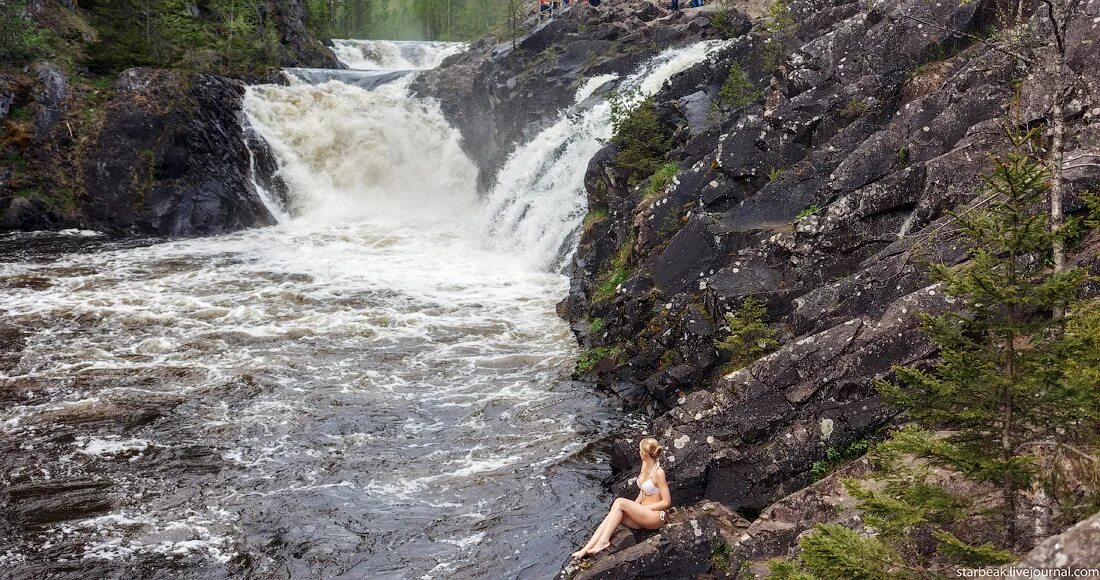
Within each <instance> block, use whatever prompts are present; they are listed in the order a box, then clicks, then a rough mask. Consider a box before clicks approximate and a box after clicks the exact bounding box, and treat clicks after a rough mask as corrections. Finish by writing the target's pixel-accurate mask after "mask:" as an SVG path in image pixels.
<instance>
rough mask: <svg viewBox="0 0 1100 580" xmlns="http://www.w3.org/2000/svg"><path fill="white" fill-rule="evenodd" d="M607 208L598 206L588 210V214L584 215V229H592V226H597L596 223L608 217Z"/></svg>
mask: <svg viewBox="0 0 1100 580" xmlns="http://www.w3.org/2000/svg"><path fill="white" fill-rule="evenodd" d="M607 215H608V214H607V208H606V207H597V208H592V209H590V210H588V215H586V216H584V231H586V232H588V231H592V228H594V227H596V224H598V223H600V222H602V221H604V220H605V219H607Z"/></svg>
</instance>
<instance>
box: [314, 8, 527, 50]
mask: <svg viewBox="0 0 1100 580" xmlns="http://www.w3.org/2000/svg"><path fill="white" fill-rule="evenodd" d="M533 5H534V3H533V2H532V0H306V11H307V13H308V18H309V24H310V27H311V28H313V29H314V30H316V31H317V33H318V34H320V35H321V36H324V37H327V38H386V39H395V40H472V39H476V38H480V37H482V36H484V35H486V34H488V33H490V32H494V31H497V32H501V33H506V32H507V31H508V30H509V29H510V28H511V24H512V21H513V16H515V20H517V21H522V20H523V16H522V15H523V14H525V13H526V12H529V11H531V10H533Z"/></svg>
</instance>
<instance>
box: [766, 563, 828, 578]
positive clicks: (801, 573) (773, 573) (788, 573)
mask: <svg viewBox="0 0 1100 580" xmlns="http://www.w3.org/2000/svg"><path fill="white" fill-rule="evenodd" d="M768 572H769V574H768V580H816V579H815V578H814V575H813V574H810V573H809V572H807V571H806V570H804V569H802V566H800V565H799V563H798V562H792V561H790V560H783V559H781V558H773V559H771V560H768Z"/></svg>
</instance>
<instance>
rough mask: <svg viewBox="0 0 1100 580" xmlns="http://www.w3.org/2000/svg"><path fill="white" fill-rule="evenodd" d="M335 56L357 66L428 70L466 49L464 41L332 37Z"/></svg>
mask: <svg viewBox="0 0 1100 580" xmlns="http://www.w3.org/2000/svg"><path fill="white" fill-rule="evenodd" d="M332 45H333V46H332V51H333V52H334V53H336V58H337V59H339V60H340V62H342V63H343V64H344V66H346V67H348V68H350V69H356V70H427V69H433V68H436V67H437V66H439V65H440V64H443V61H444V60H446V58H447V57H449V56H453V55H456V54H459V53H461V52H463V51H464V50H466V48H467V47H468V45H467V44H466V43H464V42H402V41H390V40H333V41H332Z"/></svg>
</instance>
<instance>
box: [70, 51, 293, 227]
mask: <svg viewBox="0 0 1100 580" xmlns="http://www.w3.org/2000/svg"><path fill="white" fill-rule="evenodd" d="M243 94H244V87H243V85H242V84H241V83H239V82H237V81H234V80H230V79H226V78H222V77H218V76H214V75H196V76H190V77H188V76H184V75H182V74H179V73H175V72H170V71H161V70H151V69H129V70H126V71H123V73H122V74H120V75H119V80H118V82H117V84H116V96H115V97H114V98H113V99H112V100H111V101H110V102H109V103H108V104H107V114H106V118H105V120H104V123H103V128H102V129H101V131H100V133H99V135H98V137H97V138H96V140H95V141H94V143H92V145H91V146H90V148H89V152H88V155H87V156H86V158H87V161H86V163H85V165H84V172H85V175H86V178H87V186H86V192H85V197H86V199H85V202H84V204H83V214H84V217H85V220H86V222H87V225H88V226H89V227H92V228H95V229H101V230H105V231H110V232H117V233H139V232H140V233H154V234H165V235H199V234H214V233H220V232H228V231H233V230H239V229H242V228H248V227H255V226H263V225H271V224H273V223H274V218H273V217H272V216H271V214H270V212H269V211H268V210H267V208H266V207H265V206H264V205H263V202H262V201H261V200H260V197H259V195H258V192H257V190H256V187H255V185H254V183H253V182H252V179H251V175H250V174H251V170H250V163H251V156H250V155H249V150H248V147H247V146H246V143H245V135H244V132H243V129H242V127H241V122H240V103H241V97H242V96H243ZM254 144H255V142H254Z"/></svg>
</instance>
